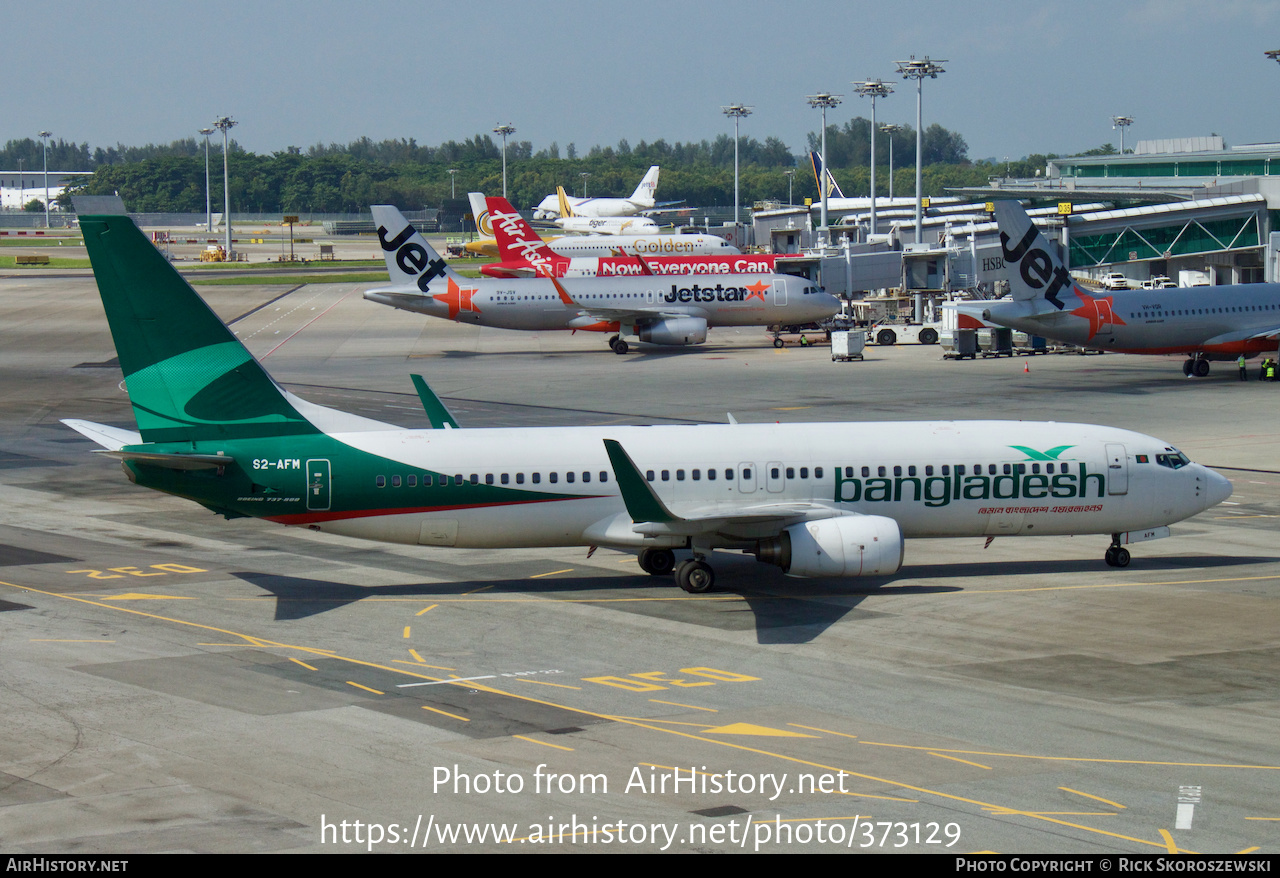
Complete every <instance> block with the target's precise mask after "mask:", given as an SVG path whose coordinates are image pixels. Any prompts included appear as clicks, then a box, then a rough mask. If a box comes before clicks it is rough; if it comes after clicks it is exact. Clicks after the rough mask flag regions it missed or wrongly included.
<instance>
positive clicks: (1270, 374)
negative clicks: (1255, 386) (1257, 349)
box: [1267, 360, 1276, 381]
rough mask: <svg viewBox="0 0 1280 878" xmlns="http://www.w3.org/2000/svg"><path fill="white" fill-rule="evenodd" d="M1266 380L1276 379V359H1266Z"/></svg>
mask: <svg viewBox="0 0 1280 878" xmlns="http://www.w3.org/2000/svg"><path fill="white" fill-rule="evenodd" d="M1267 380H1268V381H1275V380H1276V361H1275V360H1267Z"/></svg>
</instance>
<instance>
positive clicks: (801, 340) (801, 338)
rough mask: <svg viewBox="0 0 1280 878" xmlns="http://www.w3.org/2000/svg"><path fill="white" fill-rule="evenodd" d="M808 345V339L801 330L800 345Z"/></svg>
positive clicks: (804, 346) (803, 346)
mask: <svg viewBox="0 0 1280 878" xmlns="http://www.w3.org/2000/svg"><path fill="white" fill-rule="evenodd" d="M808 346H809V339H808V338H806V337H805V334H804V333H803V332H802V333H800V347H802V348H807V347H808Z"/></svg>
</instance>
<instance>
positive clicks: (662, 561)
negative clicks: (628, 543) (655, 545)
mask: <svg viewBox="0 0 1280 878" xmlns="http://www.w3.org/2000/svg"><path fill="white" fill-rule="evenodd" d="M638 560H639V562H640V569H641V570H643V571H644V572H645V573H648V574H649V575H650V576H670V575H671V571H673V570H675V569H676V555H675V552H672V551H671V550H670V549H645V550H644V551H642V552H641V553H640V557H639V559H638Z"/></svg>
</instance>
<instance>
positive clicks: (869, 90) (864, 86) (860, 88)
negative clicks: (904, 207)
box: [853, 79, 893, 235]
mask: <svg viewBox="0 0 1280 878" xmlns="http://www.w3.org/2000/svg"><path fill="white" fill-rule="evenodd" d="M853 88H854V91H856V92H857V93H858V97H860V98H871V234H873V235H874V234H875V233H876V98H887V97H888V96H889V95H891V94H893V86H891V85H889V84H888V83H885V82H881V81H880V80H879V79H867V80H864V81H863V82H855V83H853Z"/></svg>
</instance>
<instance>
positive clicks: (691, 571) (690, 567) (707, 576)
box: [676, 558, 716, 594]
mask: <svg viewBox="0 0 1280 878" xmlns="http://www.w3.org/2000/svg"><path fill="white" fill-rule="evenodd" d="M715 584H716V574H715V571H714V570H712V569H711V565H710V564H708V563H707V562H705V561H699V560H697V559H696V558H690V559H689V560H688V561H685V562H684V563H683V564H681V565H680V566H679V567H677V568H676V585H678V586H680V587H681V588H683V589H684V590H685V591H687V592H689V594H702V593H703V592H708V591H711V588H712V586H714V585H715Z"/></svg>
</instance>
